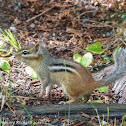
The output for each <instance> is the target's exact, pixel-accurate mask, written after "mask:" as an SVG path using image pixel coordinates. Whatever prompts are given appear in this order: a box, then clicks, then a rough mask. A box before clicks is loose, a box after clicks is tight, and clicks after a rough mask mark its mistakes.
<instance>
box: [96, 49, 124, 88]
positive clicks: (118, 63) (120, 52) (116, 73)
mask: <svg viewBox="0 0 126 126" xmlns="http://www.w3.org/2000/svg"><path fill="white" fill-rule="evenodd" d="M114 60H115V66H114V69H113V72H111V73H110V74H109V75H107V76H105V77H103V79H102V80H100V81H99V82H98V86H99V87H101V86H106V85H110V84H112V83H113V82H115V81H116V80H118V79H119V78H121V77H122V76H124V75H126V49H124V48H118V49H116V50H115V52H114Z"/></svg>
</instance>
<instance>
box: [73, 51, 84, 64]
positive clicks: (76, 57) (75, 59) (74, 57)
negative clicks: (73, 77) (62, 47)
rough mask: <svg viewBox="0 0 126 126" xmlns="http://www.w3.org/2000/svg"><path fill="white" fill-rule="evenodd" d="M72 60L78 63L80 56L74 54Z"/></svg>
mask: <svg viewBox="0 0 126 126" xmlns="http://www.w3.org/2000/svg"><path fill="white" fill-rule="evenodd" d="M73 59H74V61H76V62H78V63H80V62H81V59H82V56H81V55H80V54H78V53H76V54H74V56H73Z"/></svg>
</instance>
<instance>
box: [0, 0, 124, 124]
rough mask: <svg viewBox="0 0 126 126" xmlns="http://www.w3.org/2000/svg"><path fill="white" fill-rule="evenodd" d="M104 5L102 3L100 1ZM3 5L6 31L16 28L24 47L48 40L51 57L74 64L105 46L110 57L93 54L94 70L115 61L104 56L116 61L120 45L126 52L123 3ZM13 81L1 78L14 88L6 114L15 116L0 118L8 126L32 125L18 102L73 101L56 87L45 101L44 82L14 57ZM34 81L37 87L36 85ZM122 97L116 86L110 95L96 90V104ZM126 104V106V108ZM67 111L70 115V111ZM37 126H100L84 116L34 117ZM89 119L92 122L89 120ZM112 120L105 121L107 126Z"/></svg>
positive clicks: (74, 0)
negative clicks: (75, 58) (97, 45)
mask: <svg viewBox="0 0 126 126" xmlns="http://www.w3.org/2000/svg"><path fill="white" fill-rule="evenodd" d="M98 1H99V2H98ZM98 1H97V2H96V1H95V0H92V2H90V0H80V1H79V0H47V1H46V0H42V1H40V0H25V1H22V0H11V1H7V0H1V1H0V28H1V29H11V30H12V31H13V34H14V35H15V37H16V39H17V40H18V41H19V42H20V44H21V46H23V45H26V44H36V43H38V42H39V41H43V43H44V45H45V47H46V48H47V49H48V50H49V52H50V53H51V55H53V56H54V57H56V58H65V59H73V55H74V54H76V53H79V54H81V55H84V54H85V53H86V52H87V50H86V49H85V48H86V47H87V46H88V45H91V44H93V43H95V42H100V43H101V44H102V48H103V49H104V52H103V53H102V54H93V57H94V60H93V62H92V64H91V65H90V66H96V65H99V66H100V65H102V64H106V63H108V62H110V64H113V62H112V61H110V60H106V59H105V58H104V57H103V56H108V57H109V58H112V57H113V56H112V54H113V52H114V50H115V48H117V47H118V46H122V47H125V40H126V39H125V35H126V29H125V28H126V25H125V24H126V23H125V22H126V10H125V6H126V5H125V3H123V2H122V1H120V2H117V1H114V2H112V1H111V0H110V1H109V2H108V1H107V0H106V1H102V0H98ZM8 62H9V63H10V66H11V73H10V76H9V75H8V73H7V72H5V71H2V69H0V70H1V73H2V74H3V76H2V77H1V78H0V83H1V84H2V85H9V83H11V85H12V91H13V96H14V97H13V99H11V100H9V101H8V100H7V101H6V103H5V105H4V107H3V110H7V111H11V112H12V115H4V114H2V115H1V114H0V117H1V118H0V123H1V124H2V125H5V126H12V125H18V124H19V123H20V124H19V125H21V126H25V125H31V124H29V123H31V122H30V118H29V116H28V115H27V116H26V115H25V116H22V115H16V114H15V112H16V109H17V108H23V107H22V105H21V104H20V103H19V101H18V100H17V98H19V99H20V101H21V102H22V103H23V105H24V106H25V107H26V108H27V107H30V106H31V107H32V106H42V105H57V104H58V103H59V102H60V101H66V99H68V97H67V96H66V95H65V94H64V93H63V91H62V88H61V87H58V86H57V85H55V86H54V87H53V89H52V90H51V94H50V98H49V99H47V100H45V97H44V96H43V97H42V98H39V97H38V96H39V92H40V86H41V84H40V82H38V81H37V80H34V79H33V78H32V77H30V76H28V74H27V73H26V71H25V67H26V65H25V64H24V63H22V62H20V61H18V60H16V59H13V58H10V59H8ZM33 82H34V83H33ZM121 98H122V96H119V95H117V94H114V89H113V87H112V86H108V92H107V93H101V92H99V91H98V90H95V91H94V92H93V94H91V97H90V100H91V101H93V100H102V101H103V103H106V104H115V103H116V104H119V103H120V99H121ZM124 103H125V102H121V104H124ZM64 111H65V110H64ZM106 111H107V110H106ZM31 117H32V118H33V121H34V124H35V125H37V126H38V125H40V126H41V125H43V126H46V125H54V126H59V125H61V126H67V125H70V126H90V125H91V126H93V125H95V126H99V125H100V124H99V121H98V118H97V116H96V117H95V118H89V117H90V115H87V114H86V112H85V113H78V117H77V118H76V119H75V118H74V119H73V118H70V117H69V116H68V115H64V117H61V116H59V115H42V114H41V115H37V114H36V115H31ZM83 117H85V118H86V117H87V119H85V118H83ZM124 118H125V116H123V117H120V118H118V119H117V118H116V117H115V118H112V119H111V118H110V120H109V123H108V124H106V125H111V126H113V125H114V124H115V123H116V125H117V126H118V125H121V123H122V122H123V120H124ZM105 122H106V121H105V120H104V123H105Z"/></svg>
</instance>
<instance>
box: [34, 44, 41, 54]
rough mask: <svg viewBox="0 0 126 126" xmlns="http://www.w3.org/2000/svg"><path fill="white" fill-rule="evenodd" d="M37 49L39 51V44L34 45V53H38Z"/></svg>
mask: <svg viewBox="0 0 126 126" xmlns="http://www.w3.org/2000/svg"><path fill="white" fill-rule="evenodd" d="M39 49H40V44H39V43H38V44H36V45H35V52H38V50H39Z"/></svg>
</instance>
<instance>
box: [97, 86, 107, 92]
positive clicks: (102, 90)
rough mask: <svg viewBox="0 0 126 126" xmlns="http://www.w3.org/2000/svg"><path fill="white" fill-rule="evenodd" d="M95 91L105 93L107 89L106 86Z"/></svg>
mask: <svg viewBox="0 0 126 126" xmlns="http://www.w3.org/2000/svg"><path fill="white" fill-rule="evenodd" d="M97 89H98V91H100V92H107V91H108V88H107V87H106V86H104V87H100V88H97Z"/></svg>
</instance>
